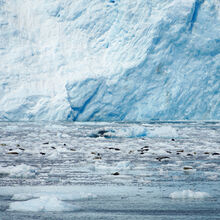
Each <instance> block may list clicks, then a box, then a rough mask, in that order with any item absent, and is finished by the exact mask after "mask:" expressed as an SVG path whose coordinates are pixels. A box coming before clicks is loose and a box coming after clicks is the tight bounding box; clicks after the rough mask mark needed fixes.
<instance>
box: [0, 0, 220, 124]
mask: <svg viewBox="0 0 220 220" xmlns="http://www.w3.org/2000/svg"><path fill="white" fill-rule="evenodd" d="M219 33H220V3H219V1H218V0H187V1H184V0H164V1H160V0H147V1H146V0H123V1H122V0H114V1H112V0H93V1H90V0H77V1H69V0H38V1H26V0H25V1H22V2H21V1H20V0H0V120H6V121H8V120H10V121H17V120H78V121H84V120H90V121H101V120H105V121H112V120H116V121H121V120H124V121H142V120H148V119H160V120H169V119H172V120H173V119H205V120H207V119H212V120H213V119H220V35H219Z"/></svg>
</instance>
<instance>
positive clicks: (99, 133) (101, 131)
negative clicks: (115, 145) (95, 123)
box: [98, 130, 108, 136]
mask: <svg viewBox="0 0 220 220" xmlns="http://www.w3.org/2000/svg"><path fill="white" fill-rule="evenodd" d="M107 132H108V131H106V130H100V131H98V135H100V136H103V135H104V134H105V133H107Z"/></svg>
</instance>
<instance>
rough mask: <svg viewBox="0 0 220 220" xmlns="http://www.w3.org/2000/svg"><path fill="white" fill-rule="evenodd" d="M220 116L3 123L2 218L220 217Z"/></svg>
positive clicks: (0, 129)
mask: <svg viewBox="0 0 220 220" xmlns="http://www.w3.org/2000/svg"><path fill="white" fill-rule="evenodd" d="M219 137H220V122H219V121H150V122H145V123H114V122H112V123H104V122H102V123H95V122H90V123H89V122H88V123H79V122H75V123H71V122H59V123H50V122H13V123H10V122H1V123H0V155H1V157H0V219H1V220H9V219H10V220H11V219H16V220H17V219H19V220H20V219H220V138H219Z"/></svg>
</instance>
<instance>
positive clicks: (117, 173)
mask: <svg viewBox="0 0 220 220" xmlns="http://www.w3.org/2000/svg"><path fill="white" fill-rule="evenodd" d="M112 175H114V176H118V175H120V174H119V172H115V173H112Z"/></svg>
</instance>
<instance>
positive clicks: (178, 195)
mask: <svg viewBox="0 0 220 220" xmlns="http://www.w3.org/2000/svg"><path fill="white" fill-rule="evenodd" d="M169 197H170V198H172V199H204V198H207V197H210V195H209V194H208V193H206V192H194V191H192V190H183V191H177V192H173V193H171V194H170V196H169Z"/></svg>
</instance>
